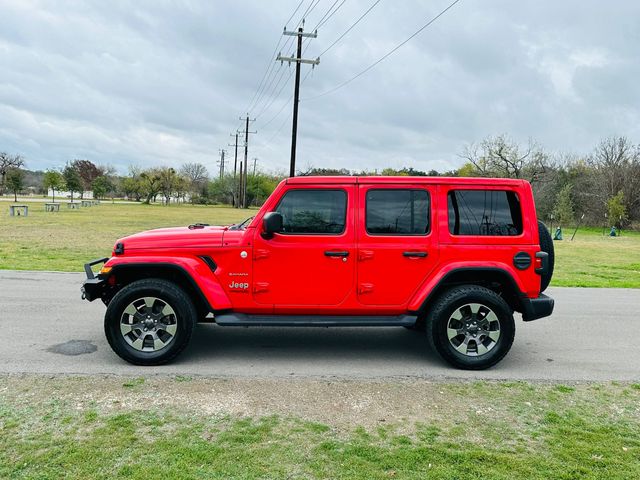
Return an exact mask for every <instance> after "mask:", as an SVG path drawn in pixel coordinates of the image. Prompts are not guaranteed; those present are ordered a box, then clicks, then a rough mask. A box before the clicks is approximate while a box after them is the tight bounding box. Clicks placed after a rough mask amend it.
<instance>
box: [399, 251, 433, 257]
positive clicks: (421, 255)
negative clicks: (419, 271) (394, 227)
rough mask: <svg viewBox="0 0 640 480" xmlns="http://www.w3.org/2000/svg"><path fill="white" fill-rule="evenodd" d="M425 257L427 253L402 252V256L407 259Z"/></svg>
mask: <svg viewBox="0 0 640 480" xmlns="http://www.w3.org/2000/svg"><path fill="white" fill-rule="evenodd" d="M427 255H429V254H428V253H427V252H402V256H403V257H408V258H425V257H426V256H427Z"/></svg>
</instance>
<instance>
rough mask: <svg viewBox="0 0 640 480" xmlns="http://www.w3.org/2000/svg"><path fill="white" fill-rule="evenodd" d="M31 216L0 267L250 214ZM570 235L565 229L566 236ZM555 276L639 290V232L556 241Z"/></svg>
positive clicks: (37, 266)
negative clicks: (162, 229) (152, 231)
mask: <svg viewBox="0 0 640 480" xmlns="http://www.w3.org/2000/svg"><path fill="white" fill-rule="evenodd" d="M28 205H29V206H30V211H29V216H28V217H9V216H8V214H7V207H8V203H6V202H1V203H0V209H2V211H1V212H0V269H15V270H58V271H78V272H79V271H82V264H83V263H84V262H85V261H87V260H91V259H94V258H99V257H103V256H108V255H109V254H110V252H111V249H112V247H113V244H114V242H115V240H116V239H117V238H119V237H122V236H125V235H129V234H132V233H136V232H139V231H141V230H148V229H151V228H160V227H170V226H179V225H185V226H186V225H189V224H190V223H195V222H203V223H209V224H212V225H215V224H228V223H233V222H238V221H241V220H242V219H244V218H245V217H247V216H250V215H252V214H253V213H254V212H253V211H243V210H236V209H232V208H229V207H205V206H191V205H179V206H176V205H173V206H170V207H163V206H160V205H142V204H133V205H132V204H118V203H116V204H111V203H108V202H103V203H102V204H101V205H99V206H95V207H90V208H83V209H80V210H67V209H66V207H65V205H62V207H61V211H60V212H59V213H45V212H44V205H43V204H42V203H30V204H28ZM571 233H572V232H571V231H570V230H566V231H565V232H564V234H565V239H568V238H569V237H570V236H571ZM555 245H556V251H557V260H556V272H555V276H554V279H553V282H552V285H557V286H580V287H628V288H630V287H633V288H640V234H639V233H634V232H623V235H622V237H617V238H610V237H608V236H602V232H601V231H600V230H596V229H581V230H579V231H578V233H577V235H576V237H575V240H574V241H569V240H564V241H560V242H555Z"/></svg>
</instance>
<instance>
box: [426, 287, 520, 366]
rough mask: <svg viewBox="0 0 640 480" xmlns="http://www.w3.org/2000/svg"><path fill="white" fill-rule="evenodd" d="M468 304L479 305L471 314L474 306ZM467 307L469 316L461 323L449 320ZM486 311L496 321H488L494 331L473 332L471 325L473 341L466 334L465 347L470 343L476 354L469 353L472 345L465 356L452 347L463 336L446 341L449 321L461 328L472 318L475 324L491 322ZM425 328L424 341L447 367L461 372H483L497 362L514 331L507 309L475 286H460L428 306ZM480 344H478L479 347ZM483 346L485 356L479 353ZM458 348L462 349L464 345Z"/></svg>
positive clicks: (509, 310)
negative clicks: (448, 364)
mask: <svg viewBox="0 0 640 480" xmlns="http://www.w3.org/2000/svg"><path fill="white" fill-rule="evenodd" d="M471 304H473V305H474V306H475V305H480V306H481V307H480V308H478V312H476V313H475V314H474V313H473V312H472V308H477V307H470V305H471ZM467 308H469V312H470V314H471V315H469V316H462V317H463V319H462V320H456V319H454V318H453V316H454V314H456V315H459V312H464V311H466V310H467ZM487 311H489V312H493V313H494V314H495V315H494V316H495V317H496V320H491V321H490V323H491V324H492V326H491V327H490V328H493V329H494V330H493V331H490V330H489V329H488V330H477V329H476V327H475V326H473V327H471V326H470V327H471V328H472V329H474V330H472V331H473V332H475V334H476V335H477V337H475V336H474V339H471V334H469V337H468V338H469V342H468V343H467V346H469V345H471V342H475V350H476V352H475V354H474V352H473V351H472V350H473V345H472V346H471V348H470V351H469V352H468V353H461V351H459V350H457V349H456V347H454V343H457V342H458V341H459V340H460V339H461V338H462V337H465V338H467V337H466V334H460V336H456V337H454V338H453V339H451V340H450V339H449V336H448V334H447V331H448V327H449V326H450V325H453V323H451V324H450V322H454V323H455V322H459V323H460V324H462V326H463V327H464V324H465V323H469V324H470V323H473V321H476V319H477V320H478V322H487V323H488V322H489V320H487V319H493V318H494V316H490V314H489V313H487ZM483 316H484V318H483ZM496 321H497V322H498V327H499V328H498V331H497V335H496V330H495V328H496ZM426 326H427V329H426V332H427V338H428V340H429V343H430V345H431V347H432V348H433V349H435V350H436V351H437V352H438V353H439V354H440V356H441V357H442V358H443V359H444V360H446V361H447V362H449V363H450V364H451V365H453V366H454V367H457V368H461V369H465V370H483V369H485V368H489V367H492V366H493V365H495V364H496V363H498V362H499V361H500V360H502V359H503V358H504V356H505V355H506V354H507V353H508V352H509V350H510V349H511V345H512V344H513V338H514V336H515V332H516V326H515V322H514V321H513V311H512V310H511V307H509V305H508V304H507V303H506V302H505V301H504V300H503V299H502V297H500V296H499V295H498V294H497V293H495V292H493V291H492V290H489V289H488V288H484V287H480V286H478V285H462V286H459V287H453V288H451V289H450V290H447V291H446V292H444V293H443V294H442V295H441V296H440V297H439V298H438V299H437V300H436V301H435V302H434V303H433V304H432V305H431V307H430V311H429V313H428V315H427V318H426ZM452 330H456V328H452ZM486 333H490V334H491V335H492V336H497V339H496V340H493V338H489V336H490V335H487V334H486ZM475 338H478V339H479V340H482V339H484V342H485V343H483V342H482V341H481V342H477V341H476V340H475ZM462 343H465V342H462V341H461V342H460V345H461V344H462ZM480 344H482V347H481V346H480ZM485 344H486V345H487V346H488V347H489V348H488V351H486V353H483V352H482V350H484V349H487V346H485ZM462 348H463V349H464V346H463V347H462ZM481 349H482V350H481Z"/></svg>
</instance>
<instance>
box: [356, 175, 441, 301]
mask: <svg viewBox="0 0 640 480" xmlns="http://www.w3.org/2000/svg"><path fill="white" fill-rule="evenodd" d="M432 190H433V188H432V187H431V186H428V185H424V184H415V185H407V184H398V185H393V184H371V185H367V184H360V185H359V186H358V198H359V218H358V282H357V288H358V291H357V295H358V301H359V302H360V303H361V304H363V305H371V306H373V305H403V304H405V303H407V302H408V301H409V300H410V298H411V296H412V295H413V293H414V292H415V291H416V290H417V289H418V287H419V286H420V284H421V283H422V282H423V281H424V279H425V278H426V276H427V275H428V273H429V272H430V271H431V270H432V269H433V268H434V266H435V265H436V262H437V260H438V249H437V243H436V235H435V233H434V230H435V229H434V225H432V224H431V218H432V217H433V214H432V211H433V200H432V199H433V197H434V195H433V192H432Z"/></svg>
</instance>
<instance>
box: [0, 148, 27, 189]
mask: <svg viewBox="0 0 640 480" xmlns="http://www.w3.org/2000/svg"><path fill="white" fill-rule="evenodd" d="M22 166H24V158H23V157H22V156H21V155H18V154H15V155H11V154H9V153H6V152H0V195H2V194H4V187H5V181H6V177H7V172H9V170H11V169H12V168H20V167H22Z"/></svg>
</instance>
